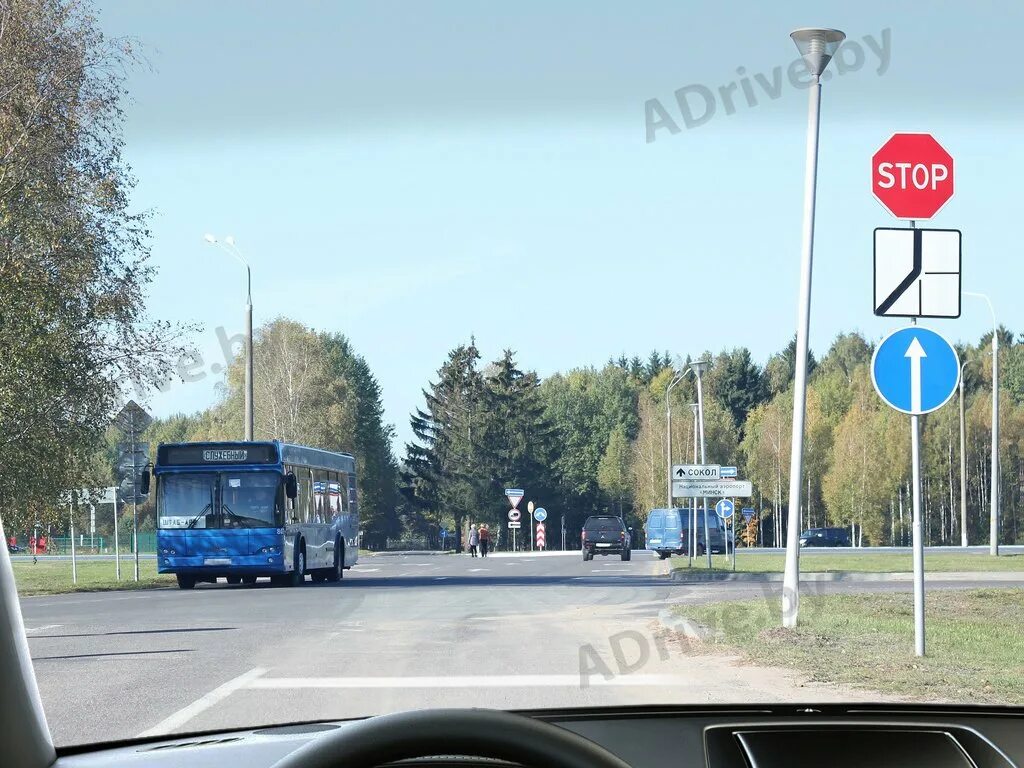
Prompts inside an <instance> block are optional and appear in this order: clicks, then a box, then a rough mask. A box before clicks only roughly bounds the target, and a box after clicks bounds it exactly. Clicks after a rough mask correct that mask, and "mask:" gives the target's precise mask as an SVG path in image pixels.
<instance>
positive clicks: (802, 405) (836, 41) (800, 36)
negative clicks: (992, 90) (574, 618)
mask: <svg viewBox="0 0 1024 768" xmlns="http://www.w3.org/2000/svg"><path fill="white" fill-rule="evenodd" d="M790 37H791V38H793V42H794V43H796V47H797V50H799V51H800V55H801V56H802V57H803V60H804V63H805V65H806V66H807V70H808V72H809V73H810V75H811V77H812V81H811V86H810V88H809V89H808V91H807V93H808V94H809V101H808V107H807V157H806V164H805V171H804V217H803V245H802V249H801V251H802V252H801V258H800V305H799V310H798V319H797V326H796V361H795V363H796V372H795V377H794V382H793V442H792V452H791V456H790V467H789V514H788V520H789V527H788V530H787V531H786V568H785V573H784V576H783V582H782V626H783V627H795V626H796V621H797V612H798V610H799V608H800V592H799V590H800V492H801V485H802V482H803V458H804V414H805V411H806V406H807V347H808V338H807V337H808V334H809V333H810V325H811V265H812V261H813V256H814V206H815V195H816V188H817V183H818V126H819V123H820V118H821V74H822V72H824V71H825V69H826V68H827V67H828V64H829V61H831V60H832V56H833V55H834V54H835V52H836V49H838V48H839V45H840V44H841V43H842V42H843V40H844V39H845V38H846V35H845V34H844V33H842V32H840V31H839V30H837V29H797V30H795V31H794V32H792V33H791V34H790Z"/></svg>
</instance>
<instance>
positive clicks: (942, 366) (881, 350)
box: [871, 326, 960, 415]
mask: <svg viewBox="0 0 1024 768" xmlns="http://www.w3.org/2000/svg"><path fill="white" fill-rule="evenodd" d="M871 381H872V383H873V384H874V385H875V390H876V391H877V392H878V394H879V396H880V397H881V398H882V399H883V400H884V401H885V402H886V403H887V404H888V405H889V406H890V407H892V408H895V409H896V410H897V411H900V412H901V413H908V414H911V415H920V414H923V413H930V412H931V411H934V410H937V409H939V408H941V407H942V406H943V405H945V404H946V402H947V401H948V400H949V398H951V397H952V396H953V393H954V392H955V391H956V388H957V385H958V384H959V383H960V360H959V358H957V354H956V350H955V349H953V345H952V344H950V343H949V342H948V341H946V339H944V338H943V337H942V336H940V335H939V334H937V333H936V332H935V331H930V330H928V329H927V328H920V327H918V326H911V327H909V328H901V329H900V330H898V331H896V332H894V333H891V334H889V335H888V336H886V337H885V338H884V339H883V340H882V343H881V344H879V345H878V348H877V349H876V350H875V354H874V357H872V359H871Z"/></svg>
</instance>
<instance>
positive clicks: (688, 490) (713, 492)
mask: <svg viewBox="0 0 1024 768" xmlns="http://www.w3.org/2000/svg"><path fill="white" fill-rule="evenodd" d="M672 495H673V496H674V497H678V498H684V499H694V498H698V499H703V498H709V497H713V496H718V497H722V496H728V497H731V498H740V499H748V498H750V497H751V496H753V495H754V488H753V484H752V483H751V482H750V481H749V480H673V481H672Z"/></svg>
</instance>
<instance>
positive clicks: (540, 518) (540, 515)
mask: <svg viewBox="0 0 1024 768" xmlns="http://www.w3.org/2000/svg"><path fill="white" fill-rule="evenodd" d="M533 519H534V520H536V521H537V522H538V523H543V522H544V521H545V520H547V519H548V511H547V510H546V509H544V507H537V508H536V509H535V510H533Z"/></svg>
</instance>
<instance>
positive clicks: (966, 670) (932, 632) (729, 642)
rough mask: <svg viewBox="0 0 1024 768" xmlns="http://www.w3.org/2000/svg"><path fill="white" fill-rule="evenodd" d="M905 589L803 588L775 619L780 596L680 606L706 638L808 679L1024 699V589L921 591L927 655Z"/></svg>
mask: <svg viewBox="0 0 1024 768" xmlns="http://www.w3.org/2000/svg"><path fill="white" fill-rule="evenodd" d="M912 601H913V596H912V594H910V593H896V594H886V593H882V594H860V595H811V596H807V597H801V600H800V625H799V626H798V627H797V628H796V629H793V630H788V629H782V628H781V627H779V622H780V614H779V610H780V607H779V601H778V600H777V599H762V600H751V601H736V602H733V601H726V602H721V603H717V604H709V605H699V606H677V607H676V609H675V610H676V612H677V613H678V614H679V615H681V616H685V617H687V618H689V619H692V620H694V621H696V622H698V623H699V624H702V625H704V626H705V627H708V628H709V629H710V630H712V631H713V633H714V639H710V640H707V641H705V642H706V643H707V644H709V645H710V646H712V647H717V648H722V649H723V650H731V651H738V652H740V653H741V654H742V655H743V656H744V657H745V658H746V659H748V660H749V661H751V662H753V663H755V664H758V665H765V666H781V667H788V668H791V669H794V670H797V671H799V672H802V673H804V674H806V675H808V676H809V677H810V679H811V680H812V681H815V682H821V683H837V684H842V685H849V686H853V687H857V688H862V689H867V690H873V691H878V692H880V693H885V694H889V695H896V696H899V697H907V698H909V699H913V700H915V701H932V702H936V701H946V702H954V703H960V704H963V703H971V704H983V703H1000V704H1016V705H1020V704H1024V662H1022V660H1021V647H1022V645H1021V638H1024V610H1022V608H1024V589H972V590H963V591H961V590H944V591H941V592H939V591H936V592H932V593H930V594H927V595H926V600H925V616H926V621H925V626H926V631H925V638H926V649H925V650H926V656H925V657H923V658H918V657H916V656H914V611H913V602H912Z"/></svg>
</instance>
